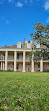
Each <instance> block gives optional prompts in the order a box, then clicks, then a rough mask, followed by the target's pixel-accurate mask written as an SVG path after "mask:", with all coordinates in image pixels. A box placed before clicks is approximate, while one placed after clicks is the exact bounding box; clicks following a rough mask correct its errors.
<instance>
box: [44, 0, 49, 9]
mask: <svg viewBox="0 0 49 111" xmlns="http://www.w3.org/2000/svg"><path fill="white" fill-rule="evenodd" d="M44 8H45V10H49V0H47V1H46V2H45V4H44Z"/></svg>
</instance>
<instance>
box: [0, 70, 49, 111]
mask: <svg viewBox="0 0 49 111" xmlns="http://www.w3.org/2000/svg"><path fill="white" fill-rule="evenodd" d="M0 111H49V73H39V72H38V73H27V72H25V73H23V72H0Z"/></svg>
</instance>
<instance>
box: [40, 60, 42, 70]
mask: <svg viewBox="0 0 49 111" xmlns="http://www.w3.org/2000/svg"><path fill="white" fill-rule="evenodd" d="M42 71H43V60H42V59H41V61H40V72H42Z"/></svg>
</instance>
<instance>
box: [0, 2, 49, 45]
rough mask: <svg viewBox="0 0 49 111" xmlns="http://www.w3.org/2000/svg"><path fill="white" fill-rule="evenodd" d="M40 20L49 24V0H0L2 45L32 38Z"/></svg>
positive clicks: (0, 37) (0, 38)
mask: <svg viewBox="0 0 49 111" xmlns="http://www.w3.org/2000/svg"><path fill="white" fill-rule="evenodd" d="M38 22H42V23H43V24H45V25H46V24H49V0H0V46H3V45H12V44H16V43H17V42H18V41H21V42H22V43H23V38H25V39H26V40H31V38H30V33H32V32H34V30H33V25H34V24H35V23H38Z"/></svg>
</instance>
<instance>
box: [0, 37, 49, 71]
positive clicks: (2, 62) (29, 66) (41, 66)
mask: <svg viewBox="0 0 49 111" xmlns="http://www.w3.org/2000/svg"><path fill="white" fill-rule="evenodd" d="M33 45H34V41H32V42H27V41H25V38H24V43H23V44H22V43H21V42H17V45H11V46H4V47H1V46H0V70H5V71H7V70H11V71H20V72H36V71H41V72H42V71H43V70H49V59H48V60H40V61H39V62H35V61H34V60H33V55H32V61H30V56H29V53H30V52H31V47H33ZM36 45H37V48H40V45H39V44H36Z"/></svg>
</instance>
